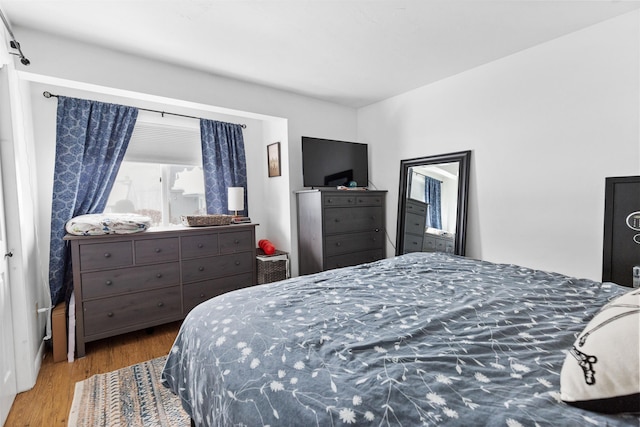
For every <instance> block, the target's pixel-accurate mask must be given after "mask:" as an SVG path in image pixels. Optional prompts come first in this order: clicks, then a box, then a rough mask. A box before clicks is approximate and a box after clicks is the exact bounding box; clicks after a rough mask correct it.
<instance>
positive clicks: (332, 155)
mask: <svg viewBox="0 0 640 427" xmlns="http://www.w3.org/2000/svg"><path fill="white" fill-rule="evenodd" d="M302 177H303V185H304V186H305V187H313V188H317V187H337V186H339V185H344V186H345V187H367V185H368V183H369V158H368V151H367V144H362V143H358V142H346V141H336V140H332V139H321V138H311V137H308V136H303V137H302Z"/></svg>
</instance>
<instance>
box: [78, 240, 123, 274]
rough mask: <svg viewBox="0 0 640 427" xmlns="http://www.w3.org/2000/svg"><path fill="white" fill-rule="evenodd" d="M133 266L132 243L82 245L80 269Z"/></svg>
mask: <svg viewBox="0 0 640 427" xmlns="http://www.w3.org/2000/svg"><path fill="white" fill-rule="evenodd" d="M132 264H133V248H132V246H131V241H127V242H103V243H93V244H81V245H80V269H81V270H95V269H99V268H113V267H124V266H127V265H132Z"/></svg>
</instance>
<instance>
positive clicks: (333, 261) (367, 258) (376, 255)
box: [324, 249, 384, 270]
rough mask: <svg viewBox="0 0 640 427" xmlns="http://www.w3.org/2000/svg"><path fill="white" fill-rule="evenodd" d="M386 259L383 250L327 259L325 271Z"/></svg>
mask: <svg viewBox="0 0 640 427" xmlns="http://www.w3.org/2000/svg"><path fill="white" fill-rule="evenodd" d="M382 258H384V253H383V250H382V249H377V250H371V251H365V252H355V253H350V254H345V255H339V256H332V257H328V258H325V267H324V268H325V270H330V269H333V268H341V267H348V266H350V265H358V264H364V263H365V262H373V261H377V260H379V259H382Z"/></svg>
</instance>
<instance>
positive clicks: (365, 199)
mask: <svg viewBox="0 0 640 427" xmlns="http://www.w3.org/2000/svg"><path fill="white" fill-rule="evenodd" d="M383 202H384V198H382V197H381V196H379V195H375V194H358V195H356V205H357V206H382V204H383Z"/></svg>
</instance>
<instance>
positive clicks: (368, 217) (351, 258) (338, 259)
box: [296, 190, 386, 274]
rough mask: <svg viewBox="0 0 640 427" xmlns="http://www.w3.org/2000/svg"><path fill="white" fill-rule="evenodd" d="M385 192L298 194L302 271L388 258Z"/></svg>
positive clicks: (299, 245)
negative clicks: (386, 254) (386, 248)
mask: <svg viewBox="0 0 640 427" xmlns="http://www.w3.org/2000/svg"><path fill="white" fill-rule="evenodd" d="M385 196H386V191H364V190H352V191H343V190H306V191H299V192H297V193H296V197H297V212H298V251H299V255H298V256H299V262H300V264H299V270H300V274H311V273H316V272H318V271H323V270H330V269H333V268H339V267H346V266H350V265H356V264H362V263H365V262H371V261H376V260H379V259H382V258H384V257H385V240H384V239H385Z"/></svg>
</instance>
